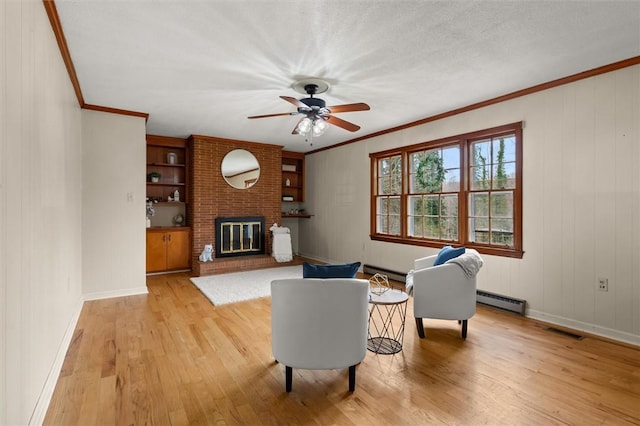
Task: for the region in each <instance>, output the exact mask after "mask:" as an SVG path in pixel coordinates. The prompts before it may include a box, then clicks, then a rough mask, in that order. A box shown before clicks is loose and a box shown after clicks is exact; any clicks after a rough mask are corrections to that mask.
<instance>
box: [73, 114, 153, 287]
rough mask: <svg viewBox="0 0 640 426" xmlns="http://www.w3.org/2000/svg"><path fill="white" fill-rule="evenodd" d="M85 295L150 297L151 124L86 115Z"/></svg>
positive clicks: (124, 117)
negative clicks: (147, 261)
mask: <svg viewBox="0 0 640 426" xmlns="http://www.w3.org/2000/svg"><path fill="white" fill-rule="evenodd" d="M82 125H83V127H82V140H83V155H82V167H83V179H82V253H83V258H82V290H83V294H84V296H85V298H86V299H96V298H104V297H113V296H123V295H126V294H139V293H146V292H147V287H146V275H145V268H146V264H145V254H146V247H145V238H146V203H145V197H146V184H145V182H146V176H145V173H146V158H147V150H146V136H145V120H144V119H143V118H140V117H133V116H127V115H120V114H108V113H103V112H97V111H91V110H83V111H82Z"/></svg>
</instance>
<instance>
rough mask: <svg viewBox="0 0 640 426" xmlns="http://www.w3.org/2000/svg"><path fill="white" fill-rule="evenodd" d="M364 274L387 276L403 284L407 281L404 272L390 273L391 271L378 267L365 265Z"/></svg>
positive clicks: (363, 267)
mask: <svg viewBox="0 0 640 426" xmlns="http://www.w3.org/2000/svg"><path fill="white" fill-rule="evenodd" d="M362 272H364V273H365V274H370V275H375V274H382V275H386V276H387V278H389V279H390V280H393V281H398V282H401V283H405V282H406V280H407V274H403V273H402V272H396V271H390V270H389V269H384V268H380V267H378V266H373V265H363V266H362Z"/></svg>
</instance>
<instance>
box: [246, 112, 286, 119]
mask: <svg viewBox="0 0 640 426" xmlns="http://www.w3.org/2000/svg"><path fill="white" fill-rule="evenodd" d="M296 114H298V111H296V112H281V113H278V114H265V115H252V116H251V117H247V118H267V117H280V116H283V115H296Z"/></svg>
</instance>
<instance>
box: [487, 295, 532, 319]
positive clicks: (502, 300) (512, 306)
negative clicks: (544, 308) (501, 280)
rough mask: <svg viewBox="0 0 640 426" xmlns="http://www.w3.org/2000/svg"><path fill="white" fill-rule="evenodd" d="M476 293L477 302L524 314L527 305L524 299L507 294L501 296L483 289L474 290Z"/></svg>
mask: <svg viewBox="0 0 640 426" xmlns="http://www.w3.org/2000/svg"><path fill="white" fill-rule="evenodd" d="M476 295H477V296H476V297H477V299H476V300H477V301H478V303H482V304H483V305H487V306H492V307H494V308H500V309H504V310H505V311H510V312H515V313H516V314H519V315H522V316H524V313H525V308H526V305H527V301H526V300H522V299H515V298H513V297H509V296H501V295H499V294H495V293H489V292H488V291H484V290H476Z"/></svg>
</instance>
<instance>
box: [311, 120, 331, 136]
mask: <svg viewBox="0 0 640 426" xmlns="http://www.w3.org/2000/svg"><path fill="white" fill-rule="evenodd" d="M328 127H329V124H328V123H327V122H326V121H324V120H323V119H321V118H318V119H316V120H315V121H314V122H313V136H321V135H322V134H324V132H326V131H327V128H328Z"/></svg>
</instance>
